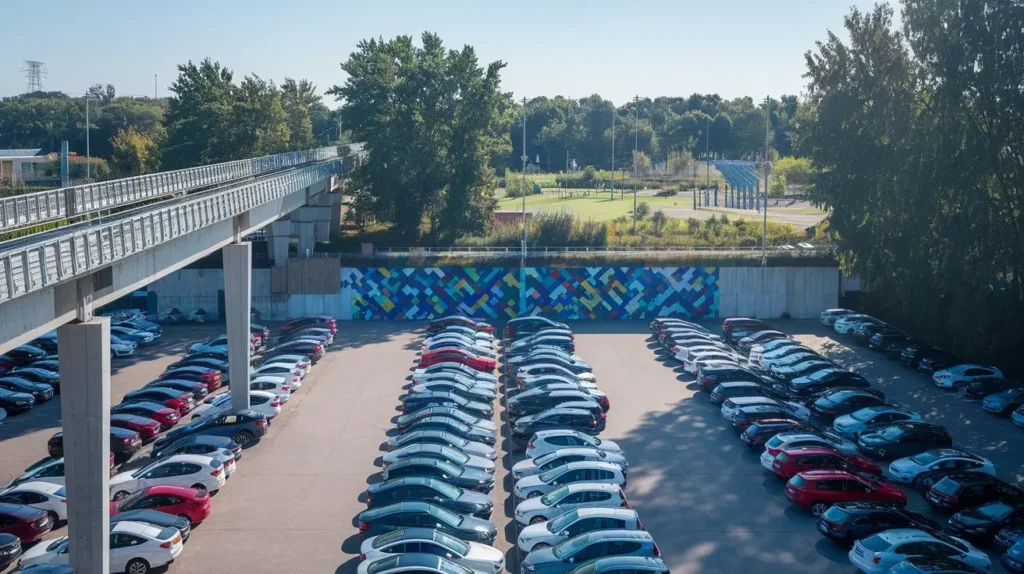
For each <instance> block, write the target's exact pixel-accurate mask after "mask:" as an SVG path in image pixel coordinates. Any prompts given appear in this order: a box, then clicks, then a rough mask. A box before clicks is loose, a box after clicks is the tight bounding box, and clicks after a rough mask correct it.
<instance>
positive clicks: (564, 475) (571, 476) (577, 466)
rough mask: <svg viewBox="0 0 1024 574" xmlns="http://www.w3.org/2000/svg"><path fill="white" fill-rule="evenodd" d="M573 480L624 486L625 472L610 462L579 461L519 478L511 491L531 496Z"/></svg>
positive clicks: (519, 495)
mask: <svg viewBox="0 0 1024 574" xmlns="http://www.w3.org/2000/svg"><path fill="white" fill-rule="evenodd" d="M574 482H597V483H605V484H614V485H617V486H620V487H621V486H625V484H626V473H625V471H624V470H623V469H622V467H621V466H619V465H617V464H612V463H610V462H595V461H580V462H570V463H569V464H563V465H562V466H559V467H557V468H554V469H552V470H549V471H547V472H542V473H540V474H535V475H533V476H527V477H524V478H520V479H519V480H517V481H516V485H515V487H514V488H513V492H514V493H515V495H516V496H518V497H519V498H533V497H537V496H541V495H544V494H547V493H549V492H551V491H552V490H555V489H557V488H558V487H559V486H562V485H564V484H572V483H574Z"/></svg>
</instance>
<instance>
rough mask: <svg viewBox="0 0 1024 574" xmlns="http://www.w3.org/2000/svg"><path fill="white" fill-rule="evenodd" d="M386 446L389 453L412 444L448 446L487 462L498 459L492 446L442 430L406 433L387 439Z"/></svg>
mask: <svg viewBox="0 0 1024 574" xmlns="http://www.w3.org/2000/svg"><path fill="white" fill-rule="evenodd" d="M387 444H388V447H387V448H388V450H389V451H394V450H396V449H400V448H402V447H405V446H410V445H414V444H435V445H441V446H449V447H452V448H455V449H458V450H459V451H461V452H464V453H466V454H468V455H471V456H479V457H482V458H486V459H488V460H495V459H496V458H498V452H497V451H496V450H494V447H493V446H490V445H487V444H484V443H482V442H474V441H471V440H467V439H464V438H462V437H460V436H457V435H455V434H452V433H449V432H445V431H442V430H421V431H413V432H406V433H403V434H400V435H397V436H393V437H389V438H388V443H387Z"/></svg>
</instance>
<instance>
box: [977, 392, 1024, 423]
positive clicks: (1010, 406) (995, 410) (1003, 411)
mask: <svg viewBox="0 0 1024 574" xmlns="http://www.w3.org/2000/svg"><path fill="white" fill-rule="evenodd" d="M1021 405H1024V387H1019V386H1018V387H1011V388H1009V389H1006V390H1002V391H999V392H997V393H993V394H990V395H989V396H987V397H985V398H984V399H983V400H982V401H981V408H982V409H983V410H984V411H985V412H988V413H992V414H995V415H1001V416H1002V415H1008V414H1010V413H1012V412H1013V411H1014V410H1015V409H1017V408H1018V407H1020V406H1021Z"/></svg>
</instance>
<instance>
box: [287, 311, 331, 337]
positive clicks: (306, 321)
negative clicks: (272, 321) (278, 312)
mask: <svg viewBox="0 0 1024 574" xmlns="http://www.w3.org/2000/svg"><path fill="white" fill-rule="evenodd" d="M310 326H324V327H326V328H328V329H331V330H332V331H334V332H337V330H338V322H337V320H335V318H334V317H331V316H329V315H309V316H306V317H299V318H298V319H293V320H291V321H288V322H287V323H285V324H284V325H281V332H282V333H289V332H291V331H294V330H296V329H301V328H302V327H310Z"/></svg>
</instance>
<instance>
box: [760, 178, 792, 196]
mask: <svg viewBox="0 0 1024 574" xmlns="http://www.w3.org/2000/svg"><path fill="white" fill-rule="evenodd" d="M786 184H787V181H786V176H785V175H783V174H781V173H773V174H771V177H769V178H768V196H769V197H784V196H785V195H786ZM759 193H763V191H762V192H759Z"/></svg>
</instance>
